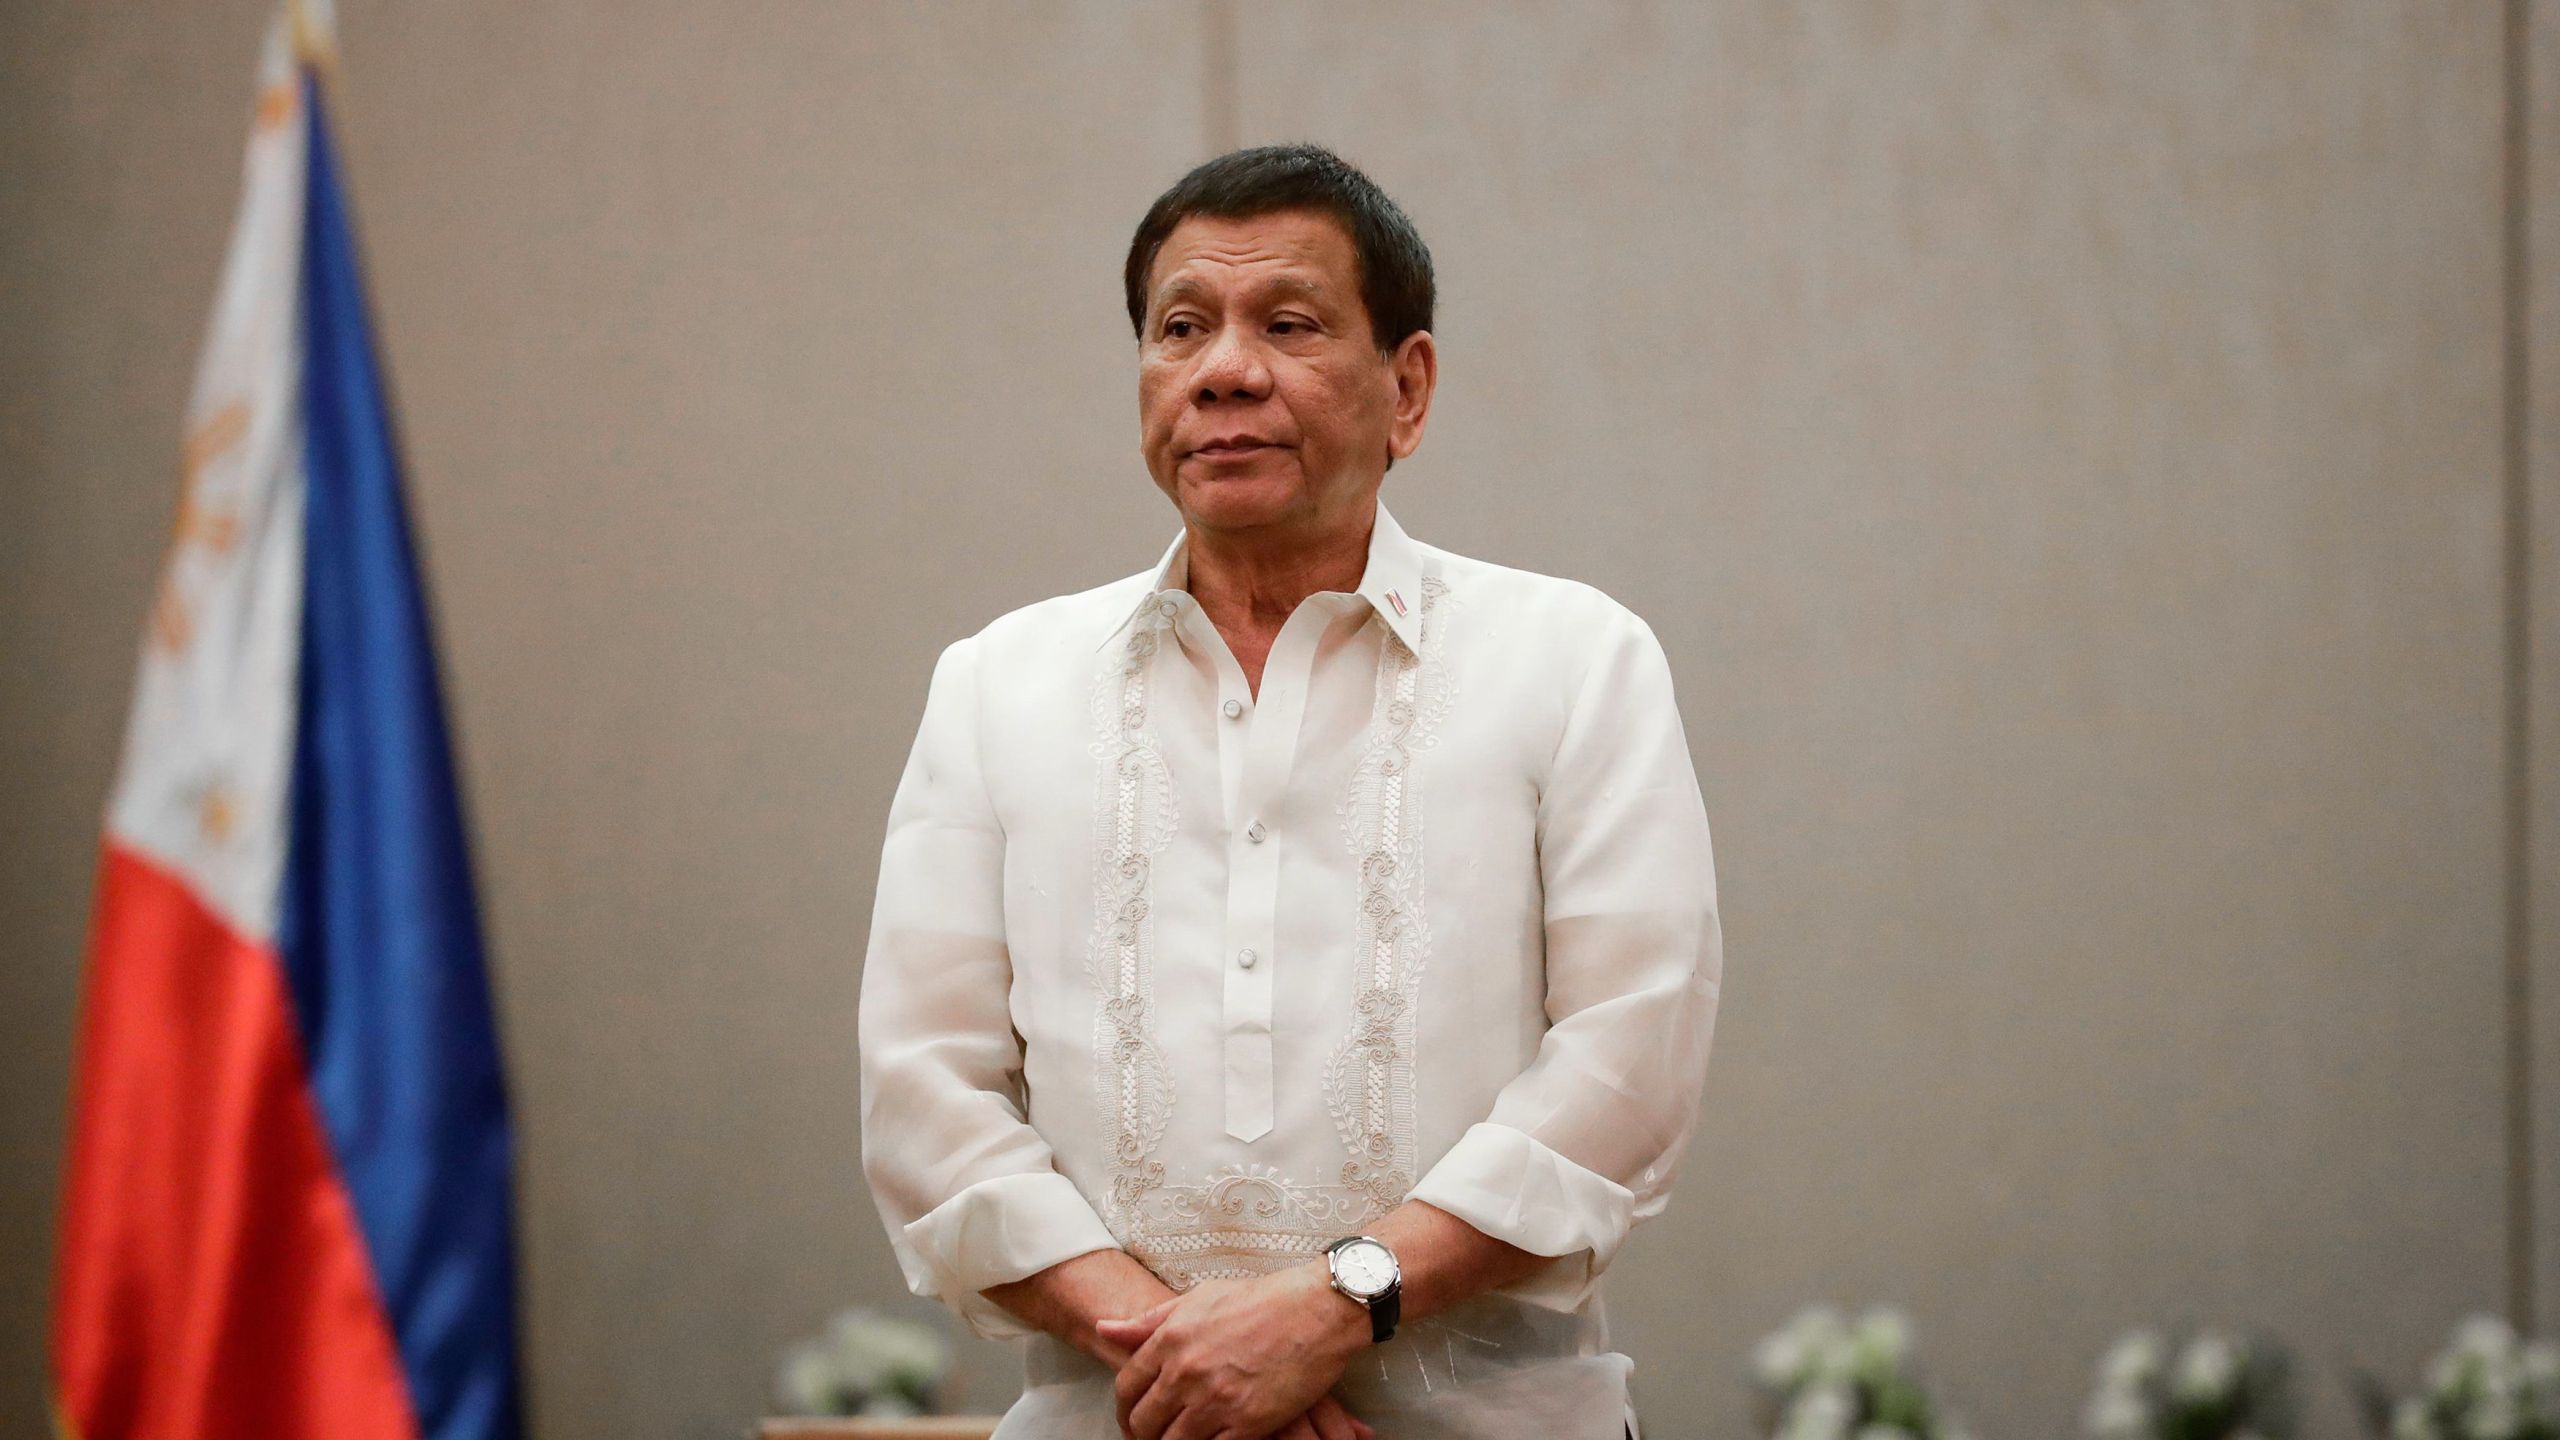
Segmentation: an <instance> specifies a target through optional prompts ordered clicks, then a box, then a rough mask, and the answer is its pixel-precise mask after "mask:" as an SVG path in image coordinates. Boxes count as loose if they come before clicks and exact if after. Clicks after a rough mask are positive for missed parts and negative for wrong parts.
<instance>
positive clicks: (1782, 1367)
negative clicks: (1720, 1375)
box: [1751, 1329, 1805, 1390]
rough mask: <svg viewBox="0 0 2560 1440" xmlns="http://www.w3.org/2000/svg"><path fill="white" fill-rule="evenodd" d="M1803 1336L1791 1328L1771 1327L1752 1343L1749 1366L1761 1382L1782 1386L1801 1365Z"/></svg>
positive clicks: (1776, 1387) (1786, 1384)
mask: <svg viewBox="0 0 2560 1440" xmlns="http://www.w3.org/2000/svg"><path fill="white" fill-rule="evenodd" d="M1804 1359H1805V1356H1804V1340H1803V1338H1802V1337H1800V1336H1798V1335H1797V1334H1796V1333H1795V1331H1793V1330H1792V1329H1789V1330H1773V1331H1771V1332H1770V1333H1769V1334H1768V1335H1766V1336H1763V1337H1762V1338H1761V1341H1760V1343H1759V1344H1757V1345H1755V1346H1753V1347H1751V1369H1752V1372H1753V1373H1754V1374H1756V1375H1758V1376H1759V1377H1760V1381H1761V1383H1762V1384H1764V1385H1767V1386H1769V1387H1770V1388H1771V1389H1775V1390H1783V1389H1785V1388H1787V1387H1788V1386H1790V1385H1792V1384H1794V1383H1795V1380H1796V1375H1797V1372H1799V1371H1801V1370H1802V1369H1803V1368H1804Z"/></svg>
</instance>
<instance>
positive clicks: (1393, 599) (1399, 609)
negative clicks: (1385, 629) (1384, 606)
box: [1387, 590, 1404, 616]
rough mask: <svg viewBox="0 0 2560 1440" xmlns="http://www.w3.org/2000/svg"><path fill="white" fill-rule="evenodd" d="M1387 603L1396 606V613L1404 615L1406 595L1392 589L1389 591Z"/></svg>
mask: <svg viewBox="0 0 2560 1440" xmlns="http://www.w3.org/2000/svg"><path fill="white" fill-rule="evenodd" d="M1387 603H1388V604H1390V605H1393V606H1394V607H1396V614H1397V615H1398V616H1402V615H1403V614H1404V596H1402V595H1400V594H1398V593H1396V592H1395V591H1393V590H1390V591H1388V592H1387Z"/></svg>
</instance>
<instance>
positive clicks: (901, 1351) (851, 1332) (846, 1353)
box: [773, 1306, 951, 1417]
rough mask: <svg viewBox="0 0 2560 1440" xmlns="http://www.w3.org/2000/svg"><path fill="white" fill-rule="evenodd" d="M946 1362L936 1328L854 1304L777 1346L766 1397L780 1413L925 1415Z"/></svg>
mask: <svg viewBox="0 0 2560 1440" xmlns="http://www.w3.org/2000/svg"><path fill="white" fill-rule="evenodd" d="M950 1366H951V1342H950V1340H949V1339H948V1338H947V1337H946V1336H945V1335H944V1334H943V1332H942V1331H940V1330H938V1329H936V1328H935V1327H934V1326H932V1325H928V1324H925V1323H924V1322H922V1321H917V1320H902V1319H899V1318H897V1317H895V1316H891V1315H883V1314H881V1313H880V1312H878V1311H876V1310H870V1309H865V1308H862V1307H859V1306H857V1307H855V1308H853V1309H849V1310H843V1311H839V1312H838V1313H837V1314H836V1316H835V1318H834V1319H832V1320H830V1321H829V1322H828V1324H827V1331H826V1333H825V1334H824V1335H821V1336H817V1337H815V1338H812V1339H807V1340H802V1341H800V1342H799V1343H797V1344H795V1345H793V1346H792V1347H791V1348H790V1349H789V1350H788V1351H786V1352H784V1354H783V1357H782V1364H781V1366H780V1368H779V1369H778V1370H777V1371H776V1372H775V1375H774V1385H773V1389H774V1398H775V1400H777V1401H778V1402H780V1404H781V1406H782V1410H783V1413H784V1414H787V1415H867V1416H875V1417H902V1416H909V1415H929V1414H932V1413H933V1412H934V1411H935V1409H936V1408H937V1403H938V1400H939V1396H940V1391H941V1388H942V1382H943V1379H944V1377H945V1375H946V1374H947V1373H948V1372H949V1370H950Z"/></svg>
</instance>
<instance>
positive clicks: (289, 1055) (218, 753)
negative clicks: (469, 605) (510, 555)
mask: <svg viewBox="0 0 2560 1440" xmlns="http://www.w3.org/2000/svg"><path fill="white" fill-rule="evenodd" d="M328 54H329V21H328V14H327V9H326V6H325V3H323V0H307V3H295V4H292V5H290V6H289V7H288V8H287V9H285V10H284V11H283V12H281V13H280V14H279V15H278V17H277V19H276V21H275V23H274V25H273V26H272V27H271V28H270V30H269V32H268V36H267V42H266V49H265V52H264V57H263V61H262V65H261V68H260V72H259V88H258V95H257V104H256V112H255V117H254V120H253V123H252V128H251V133H250V138H249V146H248V160H247V166H246V176H245V186H246V193H245V194H244V196H243V198H242V201H241V205H240V211H239V215H238V219H237V221H236V223H235V226H234V229H233V232H232V237H231V249H230V253H229V258H228V260H227V262H226V264H225V268H224V271H223V275H222V282H221V292H220V294H219V296H218V297H217V300H216V303H215V307H214V315H213V324H212V329H211V335H210V338H209V340H208V342H207V346H206V349H205V352H204V354H203V357H202V360H201V362H200V365H199V367H198V370H197V374H196V381H195V389H194V394H193V399H192V401H191V403H190V405H189V409H188V415H187V426H186V439H185V446H184V456H183V469H184V475H183V480H182V488H181V491H180V497H179V502H178V514H177V522H176V533H175V535H174V536H173V537H172V540H171V543H170V547H169V554H168V558H167V561H166V563H165V567H164V570H163V574H162V577H161V585H160V592H159V597H158V600H157V602H156V605H155V606H154V608H153V611H152V614H151V619H150V623H149V625H148V629H147V634H146V635H145V637H144V642H143V655H142V662H141V669H140V674H139V677H138V679H137V682H136V687H135V693H134V698H133V709H132V714H131V718H130V722H129V727H128V730H127V733H126V737H125V748H124V754H123V760H122V767H121V769H120V771H119V774H118V777H117V781H116V786H115V791H114V795H113V798H112V799H111V800H110V802H109V804H108V809H107V817H106V835H105V842H104V845H103V847H102V848H103V852H104V853H103V857H102V860H101V866H100V875H99V882H98V894H97V908H96V913H95V919H94V926H93V932H92V939H91V951H90V954H89V957H88V966H89V968H88V973H87V978H86V990H85V994H84V998H83V1005H82V1015H81V1021H80V1034H79V1041H78V1047H79V1050H78V1055H79V1058H78V1062H77V1072H76V1075H75V1077H74V1107H75V1108H74V1113H73V1116H72V1137H71V1143H70V1148H69V1156H68V1161H67V1166H66V1173H65V1180H64V1198H63V1206H62V1215H61V1219H62V1225H61V1232H60V1242H59V1251H58V1254H57V1257H56V1264H55V1277H54V1284H55V1290H54V1310H53V1359H52V1379H53V1384H54V1387H55V1394H54V1401H55V1407H56V1416H57V1420H58V1423H59V1425H60V1427H61V1429H62V1431H63V1432H64V1434H65V1435H66V1436H68V1437H72V1440H182V1437H183V1440H227V1437H241V1440H248V1437H256V1440H299V1437H320V1436H326V1437H330V1440H377V1437H378V1440H395V1437H396V1440H466V1437H468V1440H501V1437H512V1436H514V1435H515V1434H516V1432H517V1426H518V1383H517V1367H516V1358H515V1355H516V1346H515V1325H514V1293H513V1291H514V1287H513V1268H514V1262H513V1253H512V1252H513V1242H512V1238H511V1226H510V1219H509V1216H510V1206H509V1194H510V1173H511V1169H512V1162H511V1159H510V1141H509V1126H508V1119H507V1103H506V1093H505V1087H504V1084H503V1079H502V1076H501V1073H500V1067H499V1051H498V1044H497V1037H496V1033H495V1027H494V1024H493V1022H492V1019H491V1014H490V1001H489V986H488V980H487V976H486V973H485V970H484V966H483V960H482V954H481V943H480V929H479V921H478V917H477V903H476V901H475V898H474V895H473V889H472V881H471V874H470V864H469V857H468V855H467V853H466V850H465V846H464V837H463V825H462V816H461V810H460V806H459V804H458V801H457V798H456V794H455V787H454V776H453V768H452V761H451V756H450V752H449V749H448V746H447V742H446V735H445V725H444V718H443V702H442V699H441V696H440V694H439V686H438V683H437V678H436V664H435V655H434V651H433V648H432V644H431V639H430V635H429V624H428V614H427V610H426V607H425V604H424V602H423V599H422V597H421V593H420V589H419V584H418V575H417V569H416V564H415V560H414V556H413V553H412V547H411V544H410V536H409V525H408V519H407V515H406V513H405V502H404V500H403V498H402V495H401V488H400V476H399V466H398V463H397V459H396V451H395V449H394V437H393V434H392V421H391V415H390V410H389V406H388V404H387V400H386V396H385V391H384V387H383V384H382V378H381V375H380V374H379V372H378V369H377V366H376V361H375V355H374V350H373V343H372V337H371V334H370V331H369V327H368V320H367V315H366V306H365V299H364V293H363V289H362V285H361V281H360V277H359V274H358V267H357V261H356V249H355V244H354V238H353V234H352V228H351V224H350V220H349V217H348V212H347V205H346V201H345V198H344V196H343V195H342V193H341V191H340V188H339V183H338V176H337V163H336V157H335V156H334V154H333V153H332V149H331V145H330V138H329V126H328V123H327V114H326V107H325V104H324V102H325V100H326V98H327V94H328V88H327V85H326V83H325V82H324V76H325V74H326V72H327V70H328V68H329V67H328V65H327V63H326V57H327V55H328Z"/></svg>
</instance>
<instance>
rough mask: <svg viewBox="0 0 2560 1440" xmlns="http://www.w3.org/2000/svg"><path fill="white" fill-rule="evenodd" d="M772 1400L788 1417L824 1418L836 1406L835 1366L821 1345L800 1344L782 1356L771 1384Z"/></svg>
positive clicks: (816, 1343) (812, 1342)
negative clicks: (779, 1366) (777, 1403)
mask: <svg viewBox="0 0 2560 1440" xmlns="http://www.w3.org/2000/svg"><path fill="white" fill-rule="evenodd" d="M773 1390H774V1398H775V1399H777V1400H779V1401H781V1402H782V1408H783V1411H784V1412H785V1413H786V1414H791V1415H825V1414H828V1413H830V1412H831V1411H833V1410H834V1408H835V1404H836V1366H835V1359H834V1357H833V1356H831V1355H829V1354H828V1353H827V1347H826V1346H825V1344H823V1343H822V1342H820V1341H816V1340H803V1341H801V1342H800V1343H799V1344H797V1345H794V1346H792V1347H791V1348H790V1350H788V1351H787V1352H785V1353H784V1355H783V1357H782V1367H781V1369H780V1370H779V1371H778V1372H777V1373H776V1374H775V1376H774V1381H773Z"/></svg>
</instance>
